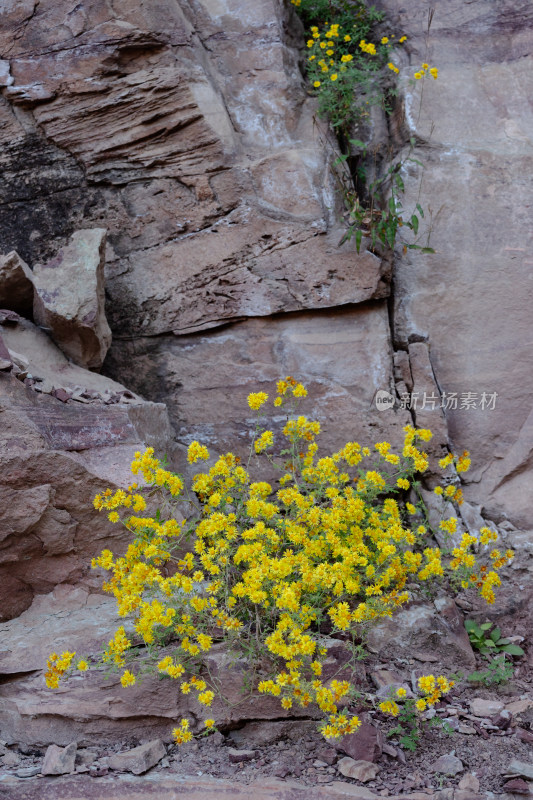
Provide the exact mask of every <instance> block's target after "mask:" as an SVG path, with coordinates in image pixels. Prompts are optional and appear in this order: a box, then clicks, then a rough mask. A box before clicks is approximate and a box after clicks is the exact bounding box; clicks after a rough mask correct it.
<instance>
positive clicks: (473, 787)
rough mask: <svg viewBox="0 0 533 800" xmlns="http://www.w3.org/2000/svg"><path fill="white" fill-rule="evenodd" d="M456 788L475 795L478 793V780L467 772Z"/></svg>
mask: <svg viewBox="0 0 533 800" xmlns="http://www.w3.org/2000/svg"><path fill="white" fill-rule="evenodd" d="M457 787H458V788H459V789H462V790H464V791H468V792H474V793H477V792H479V778H477V777H476V776H475V775H473V774H472V773H471V772H467V773H466V775H463V777H462V778H461V780H460V781H459V783H458V784H457Z"/></svg>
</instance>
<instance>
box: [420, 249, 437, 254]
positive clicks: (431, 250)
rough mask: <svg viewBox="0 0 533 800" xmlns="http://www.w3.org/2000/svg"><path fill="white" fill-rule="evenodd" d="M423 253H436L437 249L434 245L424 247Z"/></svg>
mask: <svg viewBox="0 0 533 800" xmlns="http://www.w3.org/2000/svg"><path fill="white" fill-rule="evenodd" d="M421 252H422V253H433V254H435V250H434V249H433V248H432V247H422V250H421Z"/></svg>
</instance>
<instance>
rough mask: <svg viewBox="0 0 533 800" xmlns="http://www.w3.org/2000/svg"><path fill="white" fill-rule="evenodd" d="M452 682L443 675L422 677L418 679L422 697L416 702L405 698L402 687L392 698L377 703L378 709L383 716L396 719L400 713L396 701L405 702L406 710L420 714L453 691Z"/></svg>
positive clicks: (405, 694)
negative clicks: (409, 709)
mask: <svg viewBox="0 0 533 800" xmlns="http://www.w3.org/2000/svg"><path fill="white" fill-rule="evenodd" d="M453 686H454V682H453V681H449V680H448V679H447V678H446V677H445V676H444V675H439V676H438V677H437V678H435V676H434V675H422V676H421V677H420V678H419V679H418V688H419V689H420V692H421V693H422V694H423V695H424V697H419V698H418V699H417V700H416V701H414V700H412V699H410V698H407V691H406V689H404V688H403V687H400V688H399V689H397V690H396V692H395V693H394V695H393V697H391V698H389V699H388V700H385V701H383V702H382V703H379V705H378V708H379V709H380V711H382V712H383V713H384V714H389V715H390V716H392V717H397V716H398V714H399V713H400V706H399V705H398V703H397V702H396V701H398V700H399V701H401V702H405V704H406V707H407V708H411V709H413V710H416V711H418V712H419V713H422V712H423V711H425V710H426V709H428V708H430V707H431V706H434V705H435V703H438V702H439V700H440V699H441V697H442V696H443V695H445V694H448V692H450V691H451V690H452V689H453Z"/></svg>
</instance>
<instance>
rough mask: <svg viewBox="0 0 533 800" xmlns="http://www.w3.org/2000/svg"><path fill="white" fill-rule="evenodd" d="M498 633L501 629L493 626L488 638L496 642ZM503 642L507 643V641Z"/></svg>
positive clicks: (498, 636)
mask: <svg viewBox="0 0 533 800" xmlns="http://www.w3.org/2000/svg"><path fill="white" fill-rule="evenodd" d="M500 634H501V630H500V629H499V628H494V630H492V631H491V632H490V638H491V639H492V641H493V642H497V641H498V639H499V638H500ZM505 644H507V642H506V643H505Z"/></svg>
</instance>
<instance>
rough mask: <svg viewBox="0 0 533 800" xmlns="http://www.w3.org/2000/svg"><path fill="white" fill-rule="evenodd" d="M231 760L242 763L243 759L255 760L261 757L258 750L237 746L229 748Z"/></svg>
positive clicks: (234, 762)
mask: <svg viewBox="0 0 533 800" xmlns="http://www.w3.org/2000/svg"><path fill="white" fill-rule="evenodd" d="M228 755H229V760H230V762H231V763H232V764H240V763H242V762H243V761H253V759H254V758H259V751H258V750H237V749H236V748H235V747H229V748H228Z"/></svg>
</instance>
